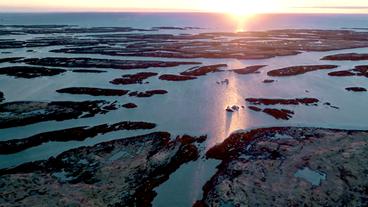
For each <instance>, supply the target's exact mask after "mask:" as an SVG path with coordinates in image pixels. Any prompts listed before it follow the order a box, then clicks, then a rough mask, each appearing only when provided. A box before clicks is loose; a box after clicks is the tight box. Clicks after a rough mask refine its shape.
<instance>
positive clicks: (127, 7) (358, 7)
mask: <svg viewBox="0 0 368 207" xmlns="http://www.w3.org/2000/svg"><path fill="white" fill-rule="evenodd" d="M0 11H1V12H12V11H19V12H21V11H37V12H39V11H41V12H42V11H44V12H47V11H72V12H78V11H79V12H86V11H91V12H105V11H106V12H119V11H120V12H122V11H146V12H150V11H151V12H155V11H166V12H170V11H172V12H178V11H187V12H193V11H195V12H217V13H227V14H232V15H238V16H239V15H240V16H244V15H250V14H258V13H368V1H367V0H334V1H321V0H298V1H295V0H257V1H251V0H174V1H173V0H155V1H152V0H63V1H54V0H1V1H0Z"/></svg>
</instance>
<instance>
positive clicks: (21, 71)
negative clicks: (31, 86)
mask: <svg viewBox="0 0 368 207" xmlns="http://www.w3.org/2000/svg"><path fill="white" fill-rule="evenodd" d="M65 72H66V70H63V69H50V68H44V67H32V66H11V67H3V68H0V75H7V76H13V77H17V78H38V77H44V76H55V75H59V74H62V73H65Z"/></svg>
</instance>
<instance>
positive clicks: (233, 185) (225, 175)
mask: <svg viewBox="0 0 368 207" xmlns="http://www.w3.org/2000/svg"><path fill="white" fill-rule="evenodd" d="M367 137H368V131H354V130H338V129H320V128H298V127H279V128H264V129H255V130H251V131H249V132H239V133H235V134H233V135H231V136H230V137H229V138H227V139H226V140H225V141H224V142H223V143H221V144H219V145H217V146H215V147H213V148H211V149H210V150H209V151H208V152H207V157H208V158H212V159H219V160H222V163H221V164H220V165H219V166H218V171H217V173H216V174H215V175H214V176H213V177H212V178H211V180H210V181H208V182H207V183H206V185H205V186H204V187H203V190H204V195H203V199H202V200H201V201H198V202H196V204H195V205H194V206H195V207H207V206H213V207H217V206H218V207H220V206H366V205H368V200H367V188H368V179H367V174H366V172H367V170H368V167H367V166H368V163H367V160H368V159H367V157H368V141H367Z"/></svg>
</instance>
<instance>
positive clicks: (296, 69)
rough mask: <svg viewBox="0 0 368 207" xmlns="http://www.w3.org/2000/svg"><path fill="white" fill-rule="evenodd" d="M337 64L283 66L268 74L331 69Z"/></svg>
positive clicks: (285, 74) (274, 75) (297, 73)
mask: <svg viewBox="0 0 368 207" xmlns="http://www.w3.org/2000/svg"><path fill="white" fill-rule="evenodd" d="M337 67H338V66H337V65H304V66H292V67H287V68H281V69H277V70H271V71H269V72H268V73H267V75H268V76H273V77H277V76H281V77H282V76H295V75H301V74H304V73H308V72H312V71H317V70H330V69H335V68H337Z"/></svg>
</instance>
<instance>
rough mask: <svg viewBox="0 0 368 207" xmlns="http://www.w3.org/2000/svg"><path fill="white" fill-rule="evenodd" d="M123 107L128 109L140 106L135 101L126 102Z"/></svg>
mask: <svg viewBox="0 0 368 207" xmlns="http://www.w3.org/2000/svg"><path fill="white" fill-rule="evenodd" d="M123 107H124V108H127V109H134V108H137V107H138V106H137V105H136V104H134V103H127V104H124V105H123Z"/></svg>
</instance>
